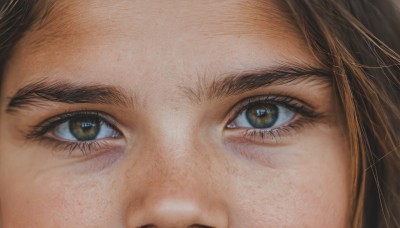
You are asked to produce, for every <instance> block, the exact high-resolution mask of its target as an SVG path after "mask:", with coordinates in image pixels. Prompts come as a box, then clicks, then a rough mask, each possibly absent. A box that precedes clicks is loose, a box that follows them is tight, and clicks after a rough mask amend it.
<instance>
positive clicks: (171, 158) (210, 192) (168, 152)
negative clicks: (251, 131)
mask: <svg viewBox="0 0 400 228" xmlns="http://www.w3.org/2000/svg"><path fill="white" fill-rule="evenodd" d="M167 134H168V135H165V134H162V136H161V137H162V139H156V140H154V141H153V142H148V143H144V145H145V146H144V148H143V150H142V151H141V152H140V153H141V154H142V156H143V157H142V159H143V160H145V161H146V162H145V163H142V165H140V168H139V169H142V170H141V171H140V173H141V175H145V176H144V177H141V178H138V179H141V180H142V181H141V183H136V184H140V186H141V187H140V188H136V187H135V188H132V189H136V190H132V192H131V194H132V195H131V200H130V201H131V202H130V205H129V209H128V215H127V217H128V218H127V220H128V224H129V227H146V226H147V227H227V221H228V219H227V212H226V210H225V207H224V205H225V204H224V202H223V199H222V198H220V197H219V196H218V194H216V193H217V192H218V189H217V185H216V183H215V181H213V176H212V175H211V173H212V170H211V169H212V168H211V165H210V162H208V159H209V157H208V155H207V154H206V153H202V149H201V148H202V147H201V146H200V145H199V142H197V141H196V140H194V139H193V138H196V137H195V136H194V135H193V134H192V135H190V134H182V132H179V130H177V131H175V132H173V131H172V132H169V133H167ZM155 138H157V137H155ZM204 149H205V148H204ZM144 170H145V171H144ZM132 182H133V183H135V180H132ZM138 189H139V190H138Z"/></svg>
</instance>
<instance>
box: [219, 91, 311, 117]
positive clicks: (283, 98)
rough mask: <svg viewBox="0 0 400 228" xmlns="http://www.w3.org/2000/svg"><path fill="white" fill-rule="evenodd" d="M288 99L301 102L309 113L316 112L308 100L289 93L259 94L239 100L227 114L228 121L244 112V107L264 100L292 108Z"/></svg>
mask: <svg viewBox="0 0 400 228" xmlns="http://www.w3.org/2000/svg"><path fill="white" fill-rule="evenodd" d="M288 99H290V100H291V101H297V102H299V103H301V104H302V108H304V109H306V112H307V113H310V114H311V113H313V114H315V113H314V112H313V108H312V107H311V106H309V105H308V104H307V103H306V102H304V101H302V100H300V99H298V98H294V97H291V96H287V95H257V96H252V97H247V98H244V99H242V100H240V101H239V102H237V103H236V104H235V105H234V106H233V107H232V108H231V109H229V111H228V113H227V114H226V116H228V117H229V121H228V122H230V121H232V120H233V118H234V117H235V116H237V115H238V114H239V113H240V112H242V111H243V110H244V109H246V108H247V107H248V106H249V105H252V104H254V103H257V102H262V101H265V102H269V103H275V104H280V105H283V106H285V107H287V108H292V106H291V105H288V102H287V101H288ZM297 111H298V110H297Z"/></svg>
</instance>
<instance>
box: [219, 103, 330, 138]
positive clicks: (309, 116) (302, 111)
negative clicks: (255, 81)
mask: <svg viewBox="0 0 400 228" xmlns="http://www.w3.org/2000/svg"><path fill="white" fill-rule="evenodd" d="M259 104H272V105H282V106H284V107H285V108H287V109H289V110H291V111H293V112H294V113H295V117H294V118H293V119H294V120H290V122H289V123H288V124H285V125H282V126H278V127H276V128H266V129H263V128H244V129H243V128H242V129H240V128H230V127H229V124H228V126H227V129H232V130H238V129H239V130H241V132H242V135H241V136H243V137H244V138H246V139H250V140H251V141H255V142H261V143H264V142H265V141H269V142H278V140H279V139H280V138H281V137H282V136H286V135H289V134H290V133H293V132H294V131H297V130H298V129H299V128H301V127H302V126H304V125H305V124H310V123H313V122H314V121H315V120H318V119H320V118H322V117H323V115H322V114H320V113H317V112H315V111H314V110H313V109H312V108H311V107H309V106H308V105H306V103H305V102H302V101H300V100H298V99H296V98H293V97H291V96H285V95H265V96H254V97H250V98H246V99H244V100H242V101H240V102H239V103H238V104H236V105H235V106H234V108H233V109H232V111H231V112H230V113H231V114H230V115H229V121H228V123H231V122H232V121H233V120H234V119H235V118H237V117H238V115H239V114H240V113H241V112H243V111H244V110H246V109H248V108H250V107H252V106H255V105H259ZM298 115H300V117H296V116H298ZM267 139H269V140H267Z"/></svg>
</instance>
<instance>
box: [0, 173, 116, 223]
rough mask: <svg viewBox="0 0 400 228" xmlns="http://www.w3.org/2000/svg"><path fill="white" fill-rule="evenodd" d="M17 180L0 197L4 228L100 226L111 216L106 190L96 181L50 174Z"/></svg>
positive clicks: (110, 204)
mask: <svg viewBox="0 0 400 228" xmlns="http://www.w3.org/2000/svg"><path fill="white" fill-rule="evenodd" d="M19 180H20V181H18V182H14V183H9V184H8V188H7V191H4V192H2V195H1V197H2V213H3V219H4V221H2V222H3V224H4V225H5V227H8V225H9V226H10V227H13V226H16V227H82V226H83V227H89V226H93V225H95V224H98V225H99V227H100V226H101V225H104V224H107V221H105V219H106V218H107V219H110V220H111V218H112V216H113V215H114V214H113V213H112V212H110V211H108V210H109V209H108V208H112V200H111V199H110V198H108V197H109V195H110V194H109V193H110V192H109V189H110V187H109V186H106V185H105V184H102V183H104V182H98V180H97V179H96V178H86V179H83V178H81V179H80V178H79V177H75V178H72V177H71V176H68V175H60V174H57V172H54V173H46V174H43V175H39V176H30V175H26V176H25V177H19ZM6 184H7V183H6Z"/></svg>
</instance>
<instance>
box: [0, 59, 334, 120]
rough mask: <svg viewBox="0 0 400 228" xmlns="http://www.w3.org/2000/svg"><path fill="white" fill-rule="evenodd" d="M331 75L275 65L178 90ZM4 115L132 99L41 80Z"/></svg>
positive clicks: (196, 91) (212, 92)
mask: <svg viewBox="0 0 400 228" xmlns="http://www.w3.org/2000/svg"><path fill="white" fill-rule="evenodd" d="M331 75H332V73H331V72H330V71H327V70H325V69H322V68H316V67H311V66H295V65H292V66H284V65H282V66H279V67H275V68H273V69H258V70H253V71H251V72H241V73H236V74H230V75H228V76H226V77H225V76H222V77H223V78H222V79H220V80H218V79H217V80H214V81H210V82H207V79H206V77H204V78H202V79H199V82H198V83H197V84H196V85H195V86H194V87H181V89H182V90H183V92H184V95H185V96H186V97H188V98H189V99H190V100H192V101H194V102H201V101H203V100H212V99H219V98H221V97H228V96H232V95H237V94H241V93H245V92H248V91H252V90H256V89H259V88H263V87H266V86H271V85H279V84H288V83H290V82H294V81H295V82H298V81H299V80H306V79H312V78H315V79H318V80H319V83H323V82H326V83H330V81H331ZM9 99H10V101H9V103H8V106H7V108H6V112H7V113H14V112H15V111H18V110H20V109H24V108H27V107H29V106H38V105H41V104H43V102H59V103H66V104H80V103H91V104H112V105H119V106H125V107H127V106H129V105H132V104H134V100H135V99H134V98H133V97H132V96H129V95H128V94H126V93H125V92H124V90H123V89H121V88H119V87H116V86H111V85H102V84H93V85H82V84H77V83H70V82H65V81H53V82H49V81H48V80H41V81H39V82H35V83H31V84H28V85H26V86H24V87H23V88H21V89H19V90H18V91H17V93H16V94H15V95H14V96H12V97H11V98H9Z"/></svg>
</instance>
